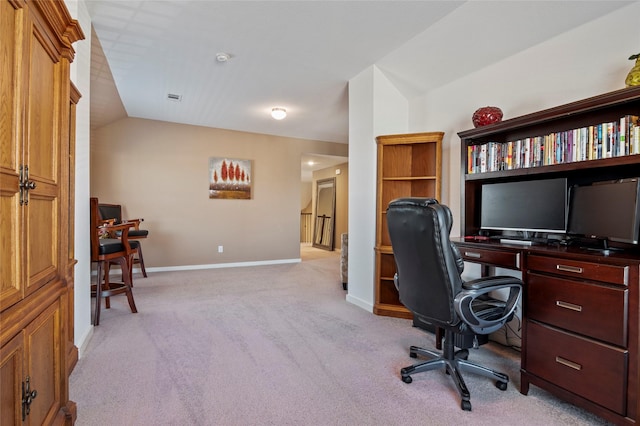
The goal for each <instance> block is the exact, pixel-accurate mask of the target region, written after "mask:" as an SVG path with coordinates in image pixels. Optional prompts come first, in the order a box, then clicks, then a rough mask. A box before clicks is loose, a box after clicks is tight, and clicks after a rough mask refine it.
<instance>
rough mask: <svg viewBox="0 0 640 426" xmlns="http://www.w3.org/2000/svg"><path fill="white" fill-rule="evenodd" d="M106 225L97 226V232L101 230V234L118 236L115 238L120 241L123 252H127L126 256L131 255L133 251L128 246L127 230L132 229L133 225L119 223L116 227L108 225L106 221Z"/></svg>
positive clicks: (111, 224) (129, 245)
mask: <svg viewBox="0 0 640 426" xmlns="http://www.w3.org/2000/svg"><path fill="white" fill-rule="evenodd" d="M106 222H107V223H105V224H103V225H100V226H98V228H99V229H98V231H100V230H103V232H106V233H107V234H109V235H116V233H117V235H118V237H117V238H119V239H120V241H122V245H123V246H124V248H125V251H126V252H127V254H131V253H133V249H132V248H131V244H129V229H131V228H133V227H134V224H133V223H129V222H126V223H120V224H118V225H114V224H113V223H108V222H109V221H106Z"/></svg>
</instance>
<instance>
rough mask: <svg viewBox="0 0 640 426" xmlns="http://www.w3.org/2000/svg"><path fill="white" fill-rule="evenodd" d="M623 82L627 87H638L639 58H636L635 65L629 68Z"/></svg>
mask: <svg viewBox="0 0 640 426" xmlns="http://www.w3.org/2000/svg"><path fill="white" fill-rule="evenodd" d="M624 82H625V84H626V85H627V87H631V86H640V57H638V58H636V65H635V66H634V67H633V68H631V71H629V74H627V78H626V79H625V80H624Z"/></svg>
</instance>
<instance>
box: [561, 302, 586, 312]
mask: <svg viewBox="0 0 640 426" xmlns="http://www.w3.org/2000/svg"><path fill="white" fill-rule="evenodd" d="M556 306H559V307H561V308H565V309H571V310H572V311H576V312H582V306H580V305H574V304H573V303H569V302H563V301H562V300H556Z"/></svg>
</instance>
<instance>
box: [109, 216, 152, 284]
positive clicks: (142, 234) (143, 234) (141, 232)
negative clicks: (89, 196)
mask: <svg viewBox="0 0 640 426" xmlns="http://www.w3.org/2000/svg"><path fill="white" fill-rule="evenodd" d="M98 212H99V214H100V219H102V220H109V219H113V220H114V221H115V222H114V223H115V224H120V223H123V222H131V223H133V224H134V227H133V229H129V240H140V239H142V238H147V236H148V235H149V231H148V230H146V229H140V223H141V222H143V221H144V219H143V218H137V219H123V218H122V205H120V204H106V203H98ZM134 245H135V246H136V256H135V257H134V260H133V263H137V264H139V265H140V271H141V272H142V276H143V277H145V278H146V277H147V270H146V269H145V267H144V258H143V257H142V244H140V242H139V241H138V243H137V244H134Z"/></svg>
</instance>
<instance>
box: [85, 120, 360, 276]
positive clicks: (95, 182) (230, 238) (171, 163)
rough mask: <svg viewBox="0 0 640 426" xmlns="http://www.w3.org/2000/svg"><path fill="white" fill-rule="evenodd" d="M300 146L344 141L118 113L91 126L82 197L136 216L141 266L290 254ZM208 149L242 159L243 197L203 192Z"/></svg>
mask: <svg viewBox="0 0 640 426" xmlns="http://www.w3.org/2000/svg"><path fill="white" fill-rule="evenodd" d="M303 152H306V153H308V152H313V153H318V154H325V155H342V156H346V155H347V152H348V146H347V145H345V144H336V143H329V142H321V141H309V140H302V139H294V138H283V137H276V136H269V135H262V134H254V133H245V132H236V131H231V130H223V129H212V128H207V127H199V126H188V125H181V124H175V123H167V122H161V121H152V120H144V119H137V118H126V119H123V120H119V121H117V122H115V123H112V124H110V125H108V126H104V127H102V128H100V129H97V130H96V131H94V132H93V134H92V141H91V196H95V197H98V198H99V200H100V201H101V202H105V203H117V204H122V205H123V209H124V211H123V215H124V217H130V218H135V217H143V218H144V220H145V221H144V227H145V228H146V229H148V230H149V233H150V236H149V238H148V239H147V240H145V241H144V242H143V247H144V250H143V252H144V258H145V266H146V267H147V268H154V267H157V268H167V267H179V266H189V265H210V264H220V263H223V264H224V263H236V262H259V261H272V260H288V259H298V258H299V257H300V242H299V241H300V240H299V238H300V231H299V230H300V228H299V222H300V196H301V188H300V186H301V181H300V173H301V170H300V159H301V154H302V153H303ZM209 157H227V158H237V159H249V160H252V174H253V189H252V199H251V200H216V199H209V198H208V159H209ZM220 245H222V246H224V252H223V253H218V250H217V248H218V246H220Z"/></svg>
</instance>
